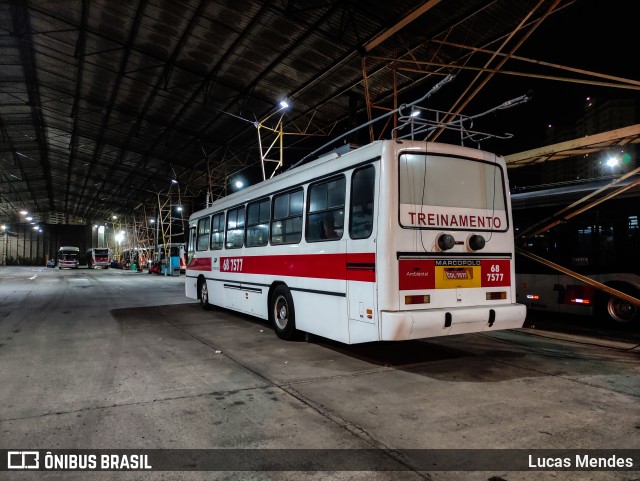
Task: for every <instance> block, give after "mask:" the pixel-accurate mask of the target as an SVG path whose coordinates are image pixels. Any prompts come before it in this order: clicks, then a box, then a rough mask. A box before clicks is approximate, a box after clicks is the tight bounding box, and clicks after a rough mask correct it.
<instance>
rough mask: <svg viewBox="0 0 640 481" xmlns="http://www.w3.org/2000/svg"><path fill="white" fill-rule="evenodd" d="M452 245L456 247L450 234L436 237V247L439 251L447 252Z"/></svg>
mask: <svg viewBox="0 0 640 481" xmlns="http://www.w3.org/2000/svg"><path fill="white" fill-rule="evenodd" d="M454 245H456V240H455V239H454V238H453V236H452V235H451V234H440V235H439V236H438V247H439V248H440V250H443V251H448V250H449V249H451V248H452V247H453V246H454Z"/></svg>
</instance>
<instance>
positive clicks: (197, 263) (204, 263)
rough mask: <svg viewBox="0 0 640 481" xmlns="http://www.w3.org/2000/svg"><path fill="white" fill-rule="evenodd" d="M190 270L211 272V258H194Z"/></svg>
mask: <svg viewBox="0 0 640 481" xmlns="http://www.w3.org/2000/svg"><path fill="white" fill-rule="evenodd" d="M189 269H190V270H192V271H210V270H211V257H194V258H193V259H191V263H190V264H189Z"/></svg>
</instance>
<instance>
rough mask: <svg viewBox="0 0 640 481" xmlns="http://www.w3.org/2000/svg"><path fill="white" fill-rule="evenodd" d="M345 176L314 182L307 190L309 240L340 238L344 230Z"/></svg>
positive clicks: (307, 237)
mask: <svg viewBox="0 0 640 481" xmlns="http://www.w3.org/2000/svg"><path fill="white" fill-rule="evenodd" d="M345 185H346V182H345V179H344V176H342V177H339V178H337V179H332V180H329V181H325V182H321V183H318V184H313V185H310V186H309V189H308V190H307V198H308V201H309V213H308V215H307V231H306V232H307V234H306V239H307V242H318V241H325V240H338V239H340V238H342V234H343V232H344V192H345Z"/></svg>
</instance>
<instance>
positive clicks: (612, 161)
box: [606, 155, 620, 168]
mask: <svg viewBox="0 0 640 481" xmlns="http://www.w3.org/2000/svg"><path fill="white" fill-rule="evenodd" d="M606 163H607V166H608V167H611V168H614V167H617V166H618V165H619V164H620V159H619V158H618V157H617V156H615V155H612V156H611V157H609V158H608V159H607V162H606Z"/></svg>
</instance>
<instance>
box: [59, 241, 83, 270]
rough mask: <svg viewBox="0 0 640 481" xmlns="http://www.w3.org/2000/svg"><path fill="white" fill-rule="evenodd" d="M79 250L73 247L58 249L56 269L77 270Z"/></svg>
mask: <svg viewBox="0 0 640 481" xmlns="http://www.w3.org/2000/svg"><path fill="white" fill-rule="evenodd" d="M79 257H80V248H79V247H74V246H61V247H60V249H58V269H62V268H65V267H69V268H71V269H77V268H78V263H79V259H78V258H79Z"/></svg>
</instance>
